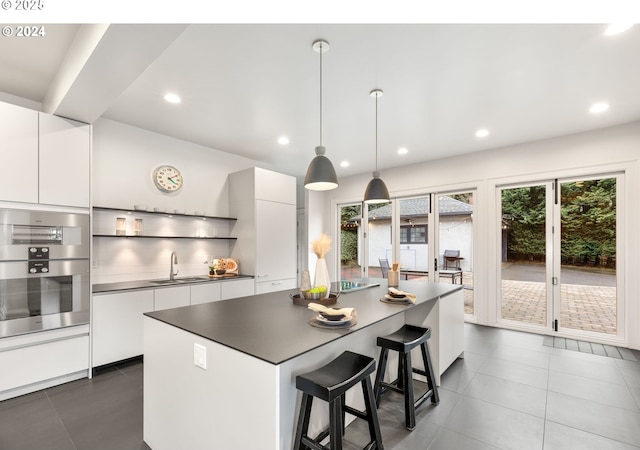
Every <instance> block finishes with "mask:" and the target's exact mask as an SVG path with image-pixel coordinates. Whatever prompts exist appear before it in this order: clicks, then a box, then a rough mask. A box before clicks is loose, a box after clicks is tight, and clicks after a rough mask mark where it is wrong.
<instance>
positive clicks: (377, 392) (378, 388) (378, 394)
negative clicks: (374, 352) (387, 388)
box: [373, 347, 389, 406]
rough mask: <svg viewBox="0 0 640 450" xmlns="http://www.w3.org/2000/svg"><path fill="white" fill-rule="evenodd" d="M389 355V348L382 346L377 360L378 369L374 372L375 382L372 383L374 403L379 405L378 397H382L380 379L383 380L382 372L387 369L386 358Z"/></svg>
mask: <svg viewBox="0 0 640 450" xmlns="http://www.w3.org/2000/svg"><path fill="white" fill-rule="evenodd" d="M388 357H389V350H388V349H386V348H384V347H383V348H382V349H381V350H380V358H379V360H378V371H377V372H376V382H375V385H374V388H373V389H374V392H375V396H376V405H378V406H380V398H381V397H382V381H383V380H384V373H385V370H386V369H387V358H388Z"/></svg>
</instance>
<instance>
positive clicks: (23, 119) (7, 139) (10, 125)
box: [0, 102, 38, 203]
mask: <svg viewBox="0 0 640 450" xmlns="http://www.w3.org/2000/svg"><path fill="white" fill-rule="evenodd" d="M0 163H1V165H2V175H3V178H2V183H0V200H6V201H13V202H27V203H37V202H38V112H37V111H32V110H30V109H26V108H21V107H19V106H14V105H10V104H8V103H1V102H0Z"/></svg>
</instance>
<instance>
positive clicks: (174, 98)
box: [164, 93, 182, 103]
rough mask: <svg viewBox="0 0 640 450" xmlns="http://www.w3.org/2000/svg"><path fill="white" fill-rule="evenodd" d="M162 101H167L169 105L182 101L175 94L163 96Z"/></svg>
mask: <svg viewBox="0 0 640 450" xmlns="http://www.w3.org/2000/svg"><path fill="white" fill-rule="evenodd" d="M164 99H165V100H166V101H168V102H169V103H180V102H181V101H182V99H181V98H180V97H179V96H178V95H176V94H171V93H169V94H166V95H165V96H164Z"/></svg>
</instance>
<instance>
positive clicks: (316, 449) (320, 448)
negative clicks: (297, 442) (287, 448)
mask: <svg viewBox="0 0 640 450" xmlns="http://www.w3.org/2000/svg"><path fill="white" fill-rule="evenodd" d="M328 434H329V433H327V435H328ZM325 437H326V436H325ZM322 439H324V438H322ZM322 439H318V440H319V441H321V440H322ZM301 443H302V444H303V445H305V446H307V447H308V448H310V449H312V450H328V448H327V447H325V446H324V445H320V444H318V443H316V442H315V441H314V440H312V439H311V438H309V437H307V436H302V440H301Z"/></svg>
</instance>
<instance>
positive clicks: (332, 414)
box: [329, 399, 344, 450]
mask: <svg viewBox="0 0 640 450" xmlns="http://www.w3.org/2000/svg"><path fill="white" fill-rule="evenodd" d="M343 414H344V413H343V409H342V399H335V400H334V401H332V402H330V403H329V439H331V442H330V443H329V445H330V447H329V448H330V450H342V433H343V432H344V422H343V420H342V416H343Z"/></svg>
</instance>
